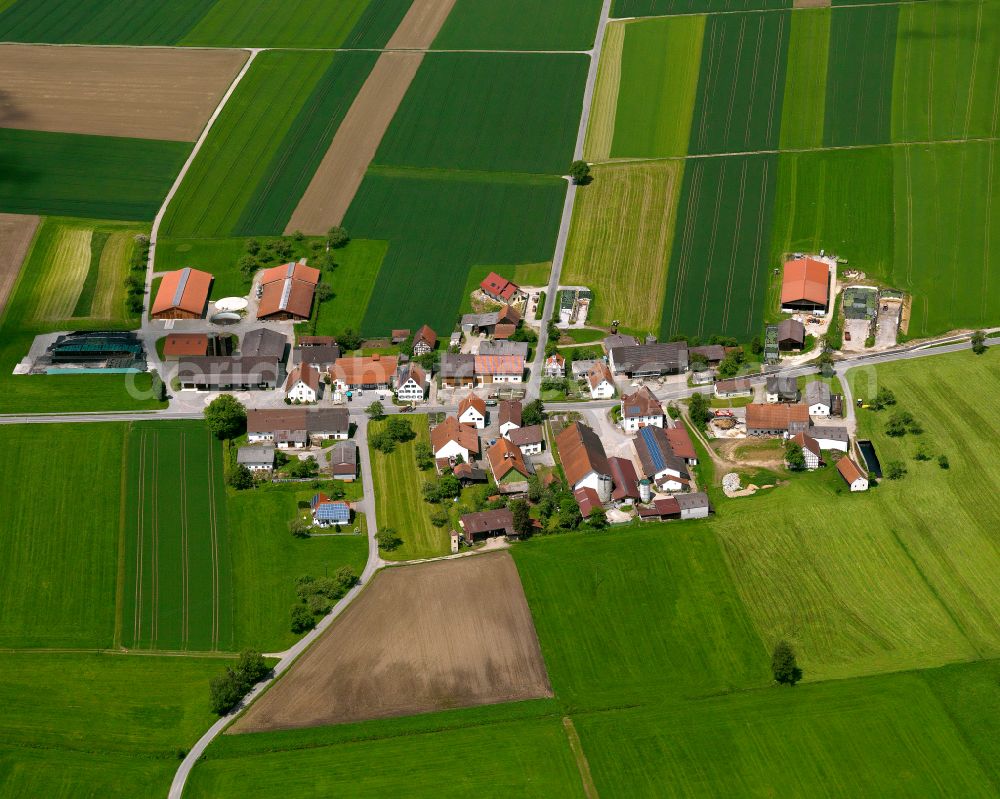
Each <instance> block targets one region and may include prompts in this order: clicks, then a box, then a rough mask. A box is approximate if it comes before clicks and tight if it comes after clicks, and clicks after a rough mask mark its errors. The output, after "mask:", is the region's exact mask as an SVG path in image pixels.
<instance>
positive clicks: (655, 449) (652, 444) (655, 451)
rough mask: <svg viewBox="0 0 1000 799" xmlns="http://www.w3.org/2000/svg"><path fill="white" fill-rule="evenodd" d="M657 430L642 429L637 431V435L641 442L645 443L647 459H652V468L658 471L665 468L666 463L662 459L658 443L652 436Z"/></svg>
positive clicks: (650, 428)
mask: <svg viewBox="0 0 1000 799" xmlns="http://www.w3.org/2000/svg"><path fill="white" fill-rule="evenodd" d="M654 429H656V430H659V428H658V427H657V428H652V427H643V428H640V430H639V435H641V436H642V440H643V441H644V442H646V449H647V450H648V451H649V457H651V458H652V459H653V466H655V467H656V470H657V471H659V470H660V469H663V468H665V467H666V465H667V462H666V461H665V460H664V459H663V452H662V451H661V450H660V445H659V442H657V440H656V436H655V435H654V434H653V430H654Z"/></svg>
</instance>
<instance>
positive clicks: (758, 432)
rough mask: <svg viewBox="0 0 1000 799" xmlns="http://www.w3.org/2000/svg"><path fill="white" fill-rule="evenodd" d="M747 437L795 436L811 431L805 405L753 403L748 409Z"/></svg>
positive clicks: (807, 410)
mask: <svg viewBox="0 0 1000 799" xmlns="http://www.w3.org/2000/svg"><path fill="white" fill-rule="evenodd" d="M746 425H747V435H750V436H782V435H783V436H794V435H795V434H796V433H804V432H805V431H806V430H808V429H809V409H808V408H807V407H806V406H805V405H791V404H787V403H776V404H768V405H762V404H759V403H751V404H749V405H747V408H746Z"/></svg>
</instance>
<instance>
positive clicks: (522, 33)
mask: <svg viewBox="0 0 1000 799" xmlns="http://www.w3.org/2000/svg"><path fill="white" fill-rule="evenodd" d="M600 13H601V0H550V2H546V3H542V4H538V3H536V2H534V0H458V2H457V3H455V7H454V8H453V9H452V11H451V13H450V14H449V15H448V19H447V20H446V21H445V24H444V26H443V27H442V28H441V32H440V33H439V34H438V36H437V38H436V39H435V40H434V48H435V49H438V50H589V49H590V48H591V47H593V45H594V33H595V31H596V30H597V19H598V17H599V16H600Z"/></svg>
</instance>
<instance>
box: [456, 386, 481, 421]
mask: <svg viewBox="0 0 1000 799" xmlns="http://www.w3.org/2000/svg"><path fill="white" fill-rule="evenodd" d="M469 408H475V409H476V410H477V411H479V415H480V416H482V417H484V418H485V417H486V400H484V399H483V398H482V397H478V396H476V395H475V394H473V393H472V392H471V391H470V392H469V393H468V394H467V395H465V396H464V397H462V400H461V402H459V403H458V415H459V416H461V415H462V414H463V413H465V412H466V411H467V410H469Z"/></svg>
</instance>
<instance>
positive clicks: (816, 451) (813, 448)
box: [792, 433, 843, 460]
mask: <svg viewBox="0 0 1000 799" xmlns="http://www.w3.org/2000/svg"><path fill="white" fill-rule="evenodd" d="M792 441H794V442H795V443H796V444H798V445H799V446H800V447H802V449H805V450H808V451H809V452H811V453H812V454H813V455H815V456H816V457H817V458H822V457H823V455H822V454H821V452H820V448H819V442H818V441H817V440H816V439H815V438H813V437H812V436H808V435H806V434H805V433H798V434H796V435H795V436H794V437H793V438H792ZM841 460H843V458H842V459H841Z"/></svg>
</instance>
